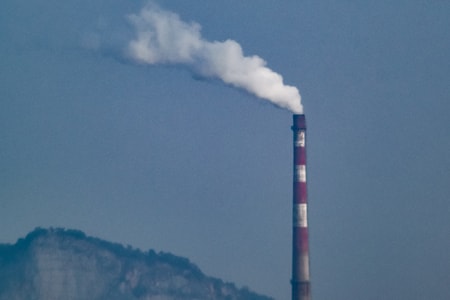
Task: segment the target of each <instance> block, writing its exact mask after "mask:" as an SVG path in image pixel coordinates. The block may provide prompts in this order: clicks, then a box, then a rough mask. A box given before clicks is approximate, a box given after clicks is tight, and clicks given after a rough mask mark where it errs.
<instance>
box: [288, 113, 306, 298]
mask: <svg viewBox="0 0 450 300" xmlns="http://www.w3.org/2000/svg"><path fill="white" fill-rule="evenodd" d="M293 121H294V122H293V125H292V131H293V133H294V166H293V175H294V176H293V177H294V182H293V235H292V280H291V284H292V300H311V287H310V275H309V246H308V214H307V212H308V201H307V190H306V120H305V115H294V116H293Z"/></svg>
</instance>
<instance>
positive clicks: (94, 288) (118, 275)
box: [0, 228, 272, 300]
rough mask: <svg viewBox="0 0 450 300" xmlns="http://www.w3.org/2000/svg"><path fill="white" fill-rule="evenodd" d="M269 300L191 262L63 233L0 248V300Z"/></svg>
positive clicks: (38, 232) (41, 233) (34, 235)
mask: <svg viewBox="0 0 450 300" xmlns="http://www.w3.org/2000/svg"><path fill="white" fill-rule="evenodd" d="M24 299H27V300H53V299H54V300H56V299H67V300H87V299H92V300H106V299H108V300H119V299H120V300H135V299H139V300H140V299H142V300H144V299H145V300H178V299H180V300H182V299H199V300H200V299H201V300H207V299H217V300H221V299H224V300H225V299H227V300H234V299H236V300H241V299H242V300H244V299H245V300H268V299H272V298H269V297H266V296H263V295H259V294H256V293H254V292H252V291H250V290H249V289H248V288H246V287H244V288H237V287H236V286H235V285H234V284H233V283H227V282H223V281H222V280H221V279H218V278H214V277H210V276H207V275H205V274H204V273H203V272H202V271H201V270H200V269H199V268H198V267H197V266H196V265H195V264H193V263H192V262H190V261H189V259H187V258H184V257H180V256H176V255H173V254H171V253H167V252H159V253H156V252H155V251H154V250H152V249H150V250H148V251H146V252H143V251H141V250H139V249H135V248H132V247H131V246H127V247H124V246H123V245H121V244H118V243H112V242H108V241H105V240H102V239H99V238H96V237H91V236H87V235H86V234H85V233H84V232H82V231H80V230H74V229H64V228H49V229H43V228H36V229H35V230H33V231H32V232H30V233H29V234H27V236H26V237H25V238H20V239H18V240H17V242H16V243H15V244H0V300H24Z"/></svg>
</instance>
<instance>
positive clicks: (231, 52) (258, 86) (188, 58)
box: [127, 4, 303, 114]
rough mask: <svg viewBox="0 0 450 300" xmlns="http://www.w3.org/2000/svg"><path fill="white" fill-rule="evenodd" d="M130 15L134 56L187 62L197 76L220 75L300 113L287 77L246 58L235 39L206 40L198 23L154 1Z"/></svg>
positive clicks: (151, 60)
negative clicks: (188, 21)
mask: <svg viewBox="0 0 450 300" xmlns="http://www.w3.org/2000/svg"><path fill="white" fill-rule="evenodd" d="M128 18H129V20H130V21H131V23H132V24H133V25H134V27H135V29H136V38H135V39H134V40H132V41H131V42H130V43H129V44H128V49H127V51H128V55H129V56H130V57H131V58H132V59H133V60H135V61H137V62H139V63H146V64H184V65H187V66H189V67H190V69H191V70H192V71H193V72H195V73H197V74H199V75H202V76H207V77H215V78H219V79H221V80H223V81H224V82H225V83H227V84H230V85H232V86H235V87H238V88H243V89H245V90H247V91H248V92H250V93H253V94H255V95H256V96H258V97H260V98H263V99H267V100H269V101H271V102H272V103H273V104H275V105H277V106H279V107H282V108H286V109H289V110H290V111H292V112H293V113H296V114H299V113H302V111H303V107H302V105H301V97H300V94H299V92H298V90H297V88H295V87H293V86H288V85H285V84H283V77H282V76H281V75H280V74H277V73H275V72H274V71H272V70H271V69H269V68H268V67H266V62H265V61H264V60H263V59H262V58H260V57H258V56H244V54H243V51H242V47H241V46H240V45H239V43H237V42H236V41H233V40H226V41H224V42H217V41H214V42H210V41H206V40H204V39H203V38H202V36H201V33H200V29H201V27H200V25H199V24H197V23H186V22H183V21H182V20H181V19H180V17H179V16H178V15H177V14H175V13H172V12H169V11H165V10H163V9H161V8H159V7H158V6H156V5H154V4H149V5H147V6H145V7H144V8H143V9H142V10H141V12H140V13H139V14H138V15H130V16H128Z"/></svg>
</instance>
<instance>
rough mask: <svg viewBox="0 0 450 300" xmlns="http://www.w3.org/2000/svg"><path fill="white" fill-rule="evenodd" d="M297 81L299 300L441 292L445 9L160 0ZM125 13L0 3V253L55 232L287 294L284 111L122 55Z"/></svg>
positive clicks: (94, 5)
mask: <svg viewBox="0 0 450 300" xmlns="http://www.w3.org/2000/svg"><path fill="white" fill-rule="evenodd" d="M159 4H160V6H162V7H163V8H165V9H167V10H170V11H173V12H176V13H177V14H179V16H180V18H181V19H183V20H185V21H187V22H191V21H195V22H197V23H198V24H200V25H201V26H202V30H201V33H202V35H203V37H204V38H205V39H207V40H209V41H225V40H227V39H233V40H235V41H237V42H239V43H240V45H241V46H242V49H243V51H244V54H245V55H258V56H260V57H261V58H263V59H264V60H266V61H267V64H268V67H270V68H271V69H272V70H274V71H276V72H278V73H280V74H281V75H282V76H283V78H284V82H285V83H286V84H288V85H292V86H297V87H298V88H299V90H300V93H301V95H302V102H303V105H304V110H305V114H306V118H307V122H308V192H309V199H308V200H309V226H310V227H309V230H310V253H311V254H310V255H311V275H312V293H313V297H314V299H315V300H319V299H322V300H327V299H334V300H341V299H342V300H343V299H364V300H366V299H367V300H372V299H373V300H379V299H392V300H398V299H409V300H423V299H433V300H447V299H449V298H450V197H449V194H450V180H449V179H450V133H449V129H450V117H449V112H450V101H449V100H450V99H449V97H450V96H449V95H450V59H449V53H450V38H449V34H448V30H449V28H450V18H449V17H448V16H449V15H450V2H448V1H418V0H408V1H406V0H399V1H387V0H381V1H299V0H295V1H294V0H287V1H270V0H258V1H257V0H248V1H241V0H240V1H238V0H215V1H211V0H196V1H185V0H166V1H160V2H159ZM143 6H144V2H141V1H125V0H108V1H106V0H81V1H74V0H68V1H60V0H35V1H25V0H3V1H1V4H0V242H8V243H12V242H15V241H16V239H17V238H19V237H23V236H24V235H25V234H26V233H28V232H29V231H31V230H32V229H33V228H35V227H37V226H41V227H49V226H54V227H66V228H74V229H80V230H83V231H85V232H86V233H87V234H88V235H93V236H97V237H100V238H103V239H107V240H111V241H114V242H120V243H123V244H130V245H132V246H134V247H139V248H141V249H143V250H147V249H149V248H152V249H155V250H156V251H169V252H172V253H174V254H177V255H181V256H185V257H188V258H189V259H190V260H191V261H192V262H194V263H195V264H197V265H198V266H199V267H200V268H201V269H202V270H203V271H204V272H205V273H206V274H208V275H212V276H216V277H220V278H222V279H224V280H226V281H232V282H236V283H237V284H238V285H239V286H244V285H246V286H249V287H250V288H251V289H252V290H255V291H257V292H260V293H264V294H267V295H270V296H273V297H275V298H276V299H280V300H281V299H288V298H289V295H290V284H289V280H290V277H291V267H290V263H291V226H292V225H291V224H292V222H291V214H292V213H291V210H292V208H291V207H292V204H291V203H292V190H291V189H292V184H291V181H292V166H291V164H292V153H291V149H292V133H291V130H290V126H291V122H292V120H291V113H290V112H288V111H286V110H282V109H279V108H276V107H274V106H273V105H271V104H268V102H267V101H263V100H260V99H257V98H256V97H254V96H252V95H251V94H249V93H247V92H244V91H242V90H239V89H235V88H233V87H230V86H228V85H225V84H223V83H221V82H220V81H219V80H217V79H213V80H209V79H205V78H203V77H199V76H196V75H193V74H192V73H191V72H190V70H189V68H186V67H184V66H172V65H164V66H144V65H140V64H136V63H134V62H133V61H132V60H130V59H129V58H127V57H126V56H124V53H125V49H126V47H127V43H128V42H129V41H130V40H131V39H133V38H135V33H134V28H133V26H132V25H131V23H130V22H129V21H128V19H127V17H126V16H127V15H130V14H138V13H139V11H140V10H141V8H142V7H143Z"/></svg>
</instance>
